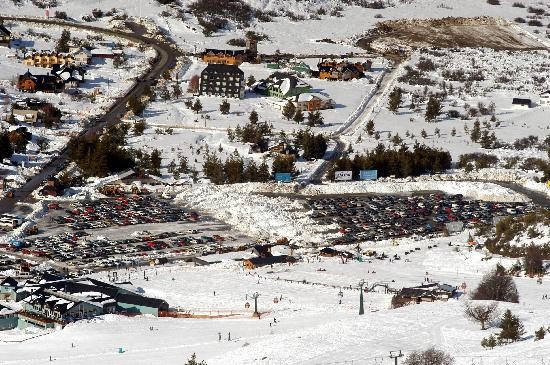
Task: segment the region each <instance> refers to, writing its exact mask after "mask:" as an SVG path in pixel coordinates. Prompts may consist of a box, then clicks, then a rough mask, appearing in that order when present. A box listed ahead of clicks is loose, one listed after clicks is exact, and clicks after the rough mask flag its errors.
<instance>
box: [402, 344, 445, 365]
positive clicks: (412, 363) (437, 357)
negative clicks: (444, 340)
mask: <svg viewBox="0 0 550 365" xmlns="http://www.w3.org/2000/svg"><path fill="white" fill-rule="evenodd" d="M404 364H405V365H428V364H429V365H453V364H454V359H453V358H452V357H451V356H450V355H449V354H447V353H446V352H444V351H441V350H437V349H434V348H433V347H432V348H429V349H427V350H424V351H414V352H412V353H411V354H410V355H409V356H407V358H406V359H405V362H404Z"/></svg>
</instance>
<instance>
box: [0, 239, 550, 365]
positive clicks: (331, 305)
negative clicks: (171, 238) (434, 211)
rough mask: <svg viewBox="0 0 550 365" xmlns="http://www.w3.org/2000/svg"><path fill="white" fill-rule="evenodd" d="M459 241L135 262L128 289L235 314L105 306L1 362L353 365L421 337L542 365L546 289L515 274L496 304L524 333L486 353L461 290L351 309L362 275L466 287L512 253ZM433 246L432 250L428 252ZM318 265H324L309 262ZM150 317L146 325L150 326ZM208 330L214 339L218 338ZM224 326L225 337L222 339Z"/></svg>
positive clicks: (476, 355)
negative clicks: (279, 258) (376, 254)
mask: <svg viewBox="0 0 550 365" xmlns="http://www.w3.org/2000/svg"><path fill="white" fill-rule="evenodd" d="M448 240H452V241H453V243H458V244H459V246H458V247H457V248H456V249H455V247H448V246H446V241H448ZM466 240H467V233H464V234H461V235H460V236H455V237H452V238H436V239H433V240H426V241H423V242H416V241H414V240H412V239H411V240H410V241H409V240H407V241H404V242H401V243H400V245H399V246H392V245H390V244H388V245H387V246H383V244H381V243H377V244H376V246H373V247H372V248H374V249H376V250H378V251H384V252H386V253H387V254H393V253H398V254H402V252H403V251H404V250H407V249H409V248H412V247H415V246H418V247H421V248H422V251H421V253H414V254H412V255H410V256H408V259H409V262H406V261H404V260H401V261H395V262H393V263H390V262H388V261H387V260H382V261H380V260H372V261H371V262H369V261H365V262H362V263H361V262H357V261H349V262H348V263H347V264H342V263H341V262H340V259H338V258H321V259H320V260H317V259H316V257H315V256H313V255H309V254H307V253H305V252H302V253H301V254H302V255H304V261H303V262H299V263H298V264H295V265H292V266H287V265H275V266H274V267H273V268H269V267H266V268H261V269H258V270H254V271H251V272H249V271H243V270H242V267H241V264H240V263H239V262H231V261H224V262H222V263H220V264H214V265H211V266H208V267H194V266H190V265H183V266H181V265H180V266H169V267H158V268H147V269H146V271H147V276H148V277H149V281H145V280H143V273H142V270H138V271H132V272H130V275H131V281H132V283H133V285H134V286H135V287H140V288H143V290H144V294H145V295H148V296H156V297H160V298H163V299H166V300H168V301H169V303H170V304H171V306H173V307H179V308H180V309H181V310H183V311H187V312H190V313H194V314H207V315H208V314H209V313H211V314H212V315H216V314H217V313H220V314H228V313H231V312H233V313H235V314H237V315H236V316H233V317H227V318H220V319H171V318H153V317H151V316H141V317H140V316H138V317H133V318H128V317H123V316H115V315H106V316H102V317H100V318H97V319H95V320H91V321H80V322H77V323H74V324H70V325H68V326H67V327H66V328H65V329H63V330H62V331H56V332H54V333H51V334H49V335H47V336H43V337H39V338H36V339H33V340H29V341H26V342H24V343H22V344H18V343H9V344H6V343H1V344H0V347H1V348H2V351H6V352H7V353H9V354H10V357H9V359H6V360H5V361H6V363H7V364H19V363H42V362H45V361H47V359H48V357H49V356H50V355H51V356H52V357H53V358H54V359H55V361H56V363H58V364H87V363H90V362H95V363H117V364H121V365H126V364H149V363H151V361H152V360H151V359H152V358H151V354H154V361H155V362H161V363H166V364H176V363H181V361H185V359H187V358H188V357H189V356H190V355H191V354H192V353H196V354H197V357H198V358H199V359H204V360H206V362H207V363H208V364H209V365H210V364H214V365H216V364H239V365H241V364H318V363H323V364H329V363H338V362H341V361H348V362H349V361H351V360H354V361H355V362H356V363H362V364H391V363H393V362H392V361H390V359H389V358H388V355H389V351H390V350H402V351H403V352H404V353H405V354H407V353H409V352H410V351H412V350H416V349H423V348H426V347H427V346H428V345H435V346H436V347H438V348H440V349H443V350H445V351H447V352H449V353H451V355H453V356H454V357H455V359H456V364H457V365H466V364H471V363H472V361H473V362H474V363H475V364H481V362H482V361H483V363H484V364H495V365H496V364H502V363H504V362H505V359H506V358H508V361H516V362H517V361H519V360H521V361H522V363H524V364H527V365H535V364H540V363H541V360H540V358H541V357H546V356H548V348H549V347H548V344H547V343H546V342H547V341H548V340H547V339H545V340H542V341H533V339H532V338H529V336H528V335H530V334H532V333H533V332H534V331H535V330H536V329H538V328H539V327H540V326H541V325H543V324H545V323H548V322H549V321H550V314H549V313H548V311H546V310H545V307H546V303H545V302H544V301H541V300H540V297H541V293H542V294H544V293H545V290H547V288H546V287H545V286H542V287H541V286H540V285H538V284H536V280H535V279H529V278H523V277H520V278H515V282H516V284H517V285H518V289H519V294H520V303H519V304H507V303H501V304H500V305H499V308H500V311H504V309H506V308H510V309H511V310H512V312H513V313H514V314H517V315H519V317H520V319H521V320H522V321H523V322H524V325H525V329H526V338H525V340H524V341H520V342H518V343H515V344H511V345H506V346H502V347H497V348H496V349H495V350H483V349H482V348H481V346H480V341H481V338H482V337H486V336H488V335H489V334H490V333H495V332H496V328H491V329H489V330H487V331H481V330H480V329H479V326H478V325H477V324H476V323H473V322H470V321H468V320H467V319H466V318H465V316H464V315H463V313H462V312H463V309H462V308H463V302H464V299H465V297H464V296H463V297H462V298H460V299H459V300H454V299H452V300H449V301H448V302H436V303H423V304H420V305H413V306H408V307H404V308H400V309H389V303H390V299H391V295H387V294H383V293H382V292H380V293H378V292H371V293H367V294H366V295H365V308H366V313H365V315H364V316H358V315H357V311H358V292H357V290H355V289H354V290H349V289H345V288H346V287H349V286H350V285H351V286H352V287H353V288H356V286H357V283H358V281H359V280H360V279H365V280H366V281H367V282H368V283H370V284H372V283H374V282H388V283H390V285H391V286H393V287H401V286H413V285H418V284H419V283H420V282H421V281H422V280H423V278H424V277H425V276H426V274H425V272H428V273H429V276H430V278H431V279H432V280H434V281H439V282H442V283H448V284H451V285H460V284H461V283H462V282H466V283H467V289H466V290H467V291H470V288H473V287H475V285H476V283H477V282H478V281H479V279H480V277H481V276H482V275H483V273H484V272H486V271H488V270H490V269H491V268H493V267H494V265H495V264H496V263H497V262H501V263H502V264H503V265H505V266H511V265H512V264H513V263H514V260H509V259H500V258H492V259H489V260H487V261H485V260H481V259H482V258H485V256H484V254H483V253H481V252H478V251H471V250H470V249H468V248H466V247H464V246H463V245H462V244H460V242H465V241H466ZM434 243H437V244H438V245H439V247H438V248H434V249H432V250H427V249H426V247H427V245H428V244H429V245H433V244H434ZM363 248H366V247H363ZM217 256H218V255H214V256H212V258H213V259H215V258H216V257H217ZM442 257H445V260H444V261H442V260H441V258H442ZM306 258H307V259H308V260H309V262H307V260H306ZM319 268H322V269H324V270H326V271H318V269H319ZM106 276H107V273H100V274H97V275H96V277H98V278H100V279H105V278H106ZM290 280H293V281H294V282H291V281H290ZM304 280H306V281H307V284H304V283H303V281H304ZM392 280H394V281H392ZM315 283H316V284H315ZM370 284H369V285H370ZM340 288H343V289H342V291H343V297H342V304H338V300H339V297H338V295H337V294H338V292H339V291H340V290H341V289H340ZM213 291H215V292H216V293H215V296H214V295H213ZM254 292H258V293H259V294H260V297H259V300H258V304H259V310H260V311H261V312H267V313H266V314H264V315H263V316H262V319H260V320H258V319H253V318H252V317H251V310H250V309H249V310H248V311H247V310H245V308H244V304H245V302H246V301H247V299H246V296H247V295H248V302H250V303H251V304H252V305H253V301H252V300H251V299H250V295H251V294H252V293H254ZM280 296H282V298H283V299H282V300H280V301H279V303H273V300H272V299H273V298H274V297H280ZM274 318H276V320H277V322H276V323H273V321H274ZM270 322H271V323H272V325H271V326H270V325H269V323H270ZM151 326H152V327H153V331H151V330H150V329H149V328H150V327H151ZM411 328H414V334H411ZM218 332H221V335H222V341H218ZM228 332H231V337H232V341H227V334H228ZM71 343H73V344H74V347H71ZM119 347H122V348H123V349H124V350H125V352H124V353H123V354H119V353H118V348H119ZM182 359H183V360H182ZM376 359H377V360H376Z"/></svg>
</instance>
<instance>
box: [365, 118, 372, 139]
mask: <svg viewBox="0 0 550 365" xmlns="http://www.w3.org/2000/svg"><path fill="white" fill-rule="evenodd" d="M365 131H366V132H367V134H368V135H369V136H370V137H372V135H373V134H374V121H373V120H372V119H371V120H369V121H368V122H367V126H366V128H365Z"/></svg>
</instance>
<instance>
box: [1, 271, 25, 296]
mask: <svg viewBox="0 0 550 365" xmlns="http://www.w3.org/2000/svg"><path fill="white" fill-rule="evenodd" d="M20 288H21V284H20V283H19V282H18V281H17V280H16V279H14V278H12V277H9V276H8V277H7V278H5V279H4V280H3V281H2V282H0V300H4V301H14V302H17V301H19V300H21V299H22V298H21V295H20V294H19V295H18V290H19V289H20Z"/></svg>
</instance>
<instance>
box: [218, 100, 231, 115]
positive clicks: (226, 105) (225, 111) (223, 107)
mask: <svg viewBox="0 0 550 365" xmlns="http://www.w3.org/2000/svg"><path fill="white" fill-rule="evenodd" d="M230 109H231V104H229V102H228V101H227V100H225V99H224V100H222V103H221V104H220V112H221V113H222V114H223V115H227V114H229V110H230Z"/></svg>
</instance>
